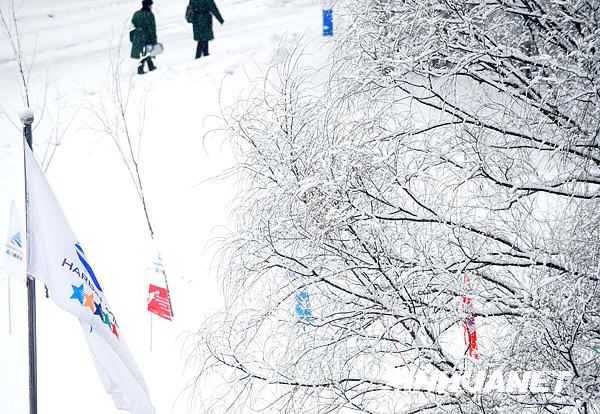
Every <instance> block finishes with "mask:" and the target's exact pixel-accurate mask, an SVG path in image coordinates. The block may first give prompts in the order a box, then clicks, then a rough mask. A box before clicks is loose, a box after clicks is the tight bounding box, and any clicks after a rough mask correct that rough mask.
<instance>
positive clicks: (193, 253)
mask: <svg viewBox="0 0 600 414" xmlns="http://www.w3.org/2000/svg"><path fill="white" fill-rule="evenodd" d="M10 2H11V0H0V6H1V7H2V9H3V11H4V12H7V11H8V10H9V6H10ZM186 5H187V1H186V0H170V1H161V0H156V1H155V4H154V9H153V11H154V13H155V15H156V20H157V28H158V40H159V42H161V43H163V44H164V46H165V53H164V54H163V55H161V56H160V57H159V58H158V60H157V61H156V64H157V66H158V68H159V69H158V70H157V71H155V72H153V73H149V74H146V75H143V76H141V77H140V76H138V75H133V76H129V73H133V72H134V71H135V62H134V61H133V60H131V59H129V47H130V44H129V42H128V40H127V39H126V37H125V38H124V39H125V41H124V42H123V47H122V49H121V55H122V56H123V62H122V63H121V65H122V70H123V73H124V74H125V75H126V76H124V77H123V79H122V82H123V84H124V85H125V86H126V85H128V84H129V82H130V81H132V80H133V82H134V83H133V90H132V99H131V101H130V103H129V104H130V110H131V111H132V112H131V113H132V114H134V115H135V114H136V112H140V113H141V112H143V109H144V108H145V113H146V118H145V119H146V121H145V123H144V135H143V136H144V139H143V145H142V149H141V156H140V157H141V167H142V178H143V180H144V186H145V188H144V190H145V193H146V197H147V201H148V204H149V210H150V215H151V218H152V220H153V222H154V226H155V231H156V233H157V236H158V239H159V241H160V248H161V251H162V254H163V258H164V262H165V266H166V271H167V274H168V276H169V284H170V288H171V295H172V299H173V305H174V312H175V319H174V321H173V322H168V321H165V320H161V319H159V318H157V317H154V318H153V328H154V329H153V341H152V342H153V344H152V345H153V347H152V350H150V329H149V328H150V314H149V313H148V312H147V310H146V296H147V291H148V280H149V269H148V268H149V266H150V265H151V263H152V255H151V249H150V247H149V234H148V231H147V227H146V223H145V220H144V216H143V211H142V209H141V206H140V203H139V200H138V199H137V198H136V195H135V189H134V187H133V184H132V183H131V180H130V177H129V174H128V172H127V169H126V168H125V166H124V164H123V162H122V160H121V158H120V155H119V153H118V152H117V150H116V148H115V146H114V144H113V142H112V141H111V139H110V138H109V137H108V136H106V135H104V134H102V133H100V132H98V131H97V130H95V127H97V122H96V121H95V116H94V109H93V108H95V107H97V106H98V104H99V103H100V101H101V99H103V97H104V99H106V97H107V95H106V92H107V88H108V86H107V85H108V78H109V76H110V72H111V71H110V62H111V60H112V61H114V60H115V56H116V55H117V52H118V44H119V39H120V38H121V36H122V35H123V34H125V35H126V30H127V27H128V24H129V21H130V18H131V15H132V14H133V12H134V11H135V10H137V9H139V6H140V3H139V2H138V1H133V0H127V1H125V0H104V1H100V0H83V1H82V0H51V1H48V0H45V1H41V0H24V1H22V0H15V6H16V8H17V18H18V19H17V21H18V24H19V26H20V29H21V37H22V42H23V47H24V50H25V52H26V56H25V57H26V59H27V60H28V61H29V60H30V59H31V56H34V57H35V58H34V61H33V66H32V68H33V71H32V75H31V78H30V94H31V98H32V102H31V106H32V107H33V109H34V111H35V115H36V117H37V120H38V121H39V122H36V123H35V124H34V126H35V130H34V133H33V139H34V144H35V145H34V146H35V151H36V154H37V155H38V157H39V158H42V156H43V153H44V151H45V148H46V144H45V143H46V142H47V141H48V139H50V137H51V136H53V134H56V133H57V131H58V134H59V135H61V134H64V136H63V139H62V144H61V145H60V146H59V147H58V148H57V151H56V153H55V156H54V158H53V159H52V162H51V164H50V166H49V169H48V172H47V176H48V178H49V181H50V184H51V185H52V187H53V189H54V192H55V193H56V195H57V197H58V199H59V201H60V202H61V204H62V207H63V209H64V211H65V213H66V216H67V218H68V219H69V220H70V222H71V226H72V227H73V230H74V231H75V234H76V235H77V237H78V238H79V240H80V242H81V243H82V244H83V245H84V246H85V248H86V253H87V257H88V259H90V261H91V263H92V264H93V266H94V269H95V271H96V273H97V274H98V276H99V279H100V280H101V282H102V284H103V286H104V290H105V292H106V294H107V298H108V300H109V301H110V302H111V304H112V307H113V309H114V310H115V311H116V313H117V317H118V319H119V323H120V327H121V331H122V335H123V337H124V338H125V339H126V341H127V344H128V346H129V349H130V351H131V353H132V354H133V355H134V357H135V359H136V362H137V363H138V366H139V367H140V369H141V371H142V373H143V375H144V377H145V379H146V382H147V384H148V387H149V389H150V395H151V398H152V401H153V403H154V406H155V408H156V412H157V413H187V412H192V411H193V412H203V411H202V409H201V408H200V409H196V410H191V409H190V404H191V395H190V394H189V392H187V390H186V387H187V386H188V385H190V383H191V382H192V381H193V378H194V371H193V370H192V369H189V370H186V369H185V365H186V359H187V358H188V356H189V355H190V350H191V348H192V346H193V343H191V342H190V341H189V340H188V341H187V342H186V339H190V334H191V333H193V332H194V330H195V329H196V327H198V326H199V325H200V323H201V322H202V320H203V318H204V317H205V315H206V314H207V313H209V312H211V311H212V310H214V309H216V308H217V307H218V306H219V305H220V304H221V303H222V297H221V293H220V291H219V288H218V282H217V280H216V271H215V267H216V266H217V265H218V264H217V263H214V262H213V261H212V258H213V254H214V250H215V249H214V245H215V242H214V240H215V238H217V237H218V236H219V235H223V234H225V233H226V232H227V223H228V208H229V207H230V205H231V203H232V200H233V199H234V197H235V195H236V191H237V188H236V185H235V182H234V180H233V179H231V178H226V179H211V178H213V177H216V176H217V175H219V174H220V173H222V172H223V171H225V170H226V169H227V167H229V166H231V165H232V163H233V161H234V157H233V154H232V151H231V150H230V148H229V147H228V145H227V144H226V142H225V140H224V137H223V135H222V134H221V133H220V132H219V131H216V132H214V133H210V131H211V130H214V129H215V128H218V126H219V125H220V124H219V121H218V119H217V118H216V117H215V115H218V114H219V105H227V104H228V103H230V102H232V101H233V100H234V99H235V98H236V97H237V96H238V94H239V93H240V91H241V90H243V89H244V88H245V87H247V86H249V78H252V77H253V76H257V75H259V74H260V73H261V72H262V71H263V70H264V69H265V68H266V67H267V65H268V64H269V62H271V61H272V59H273V58H274V57H276V56H277V54H278V51H279V50H280V47H281V46H280V45H281V44H282V43H281V42H282V41H285V39H288V40H289V39H290V38H292V39H293V38H294V37H295V36H305V37H306V38H308V39H310V42H311V44H312V45H313V46H314V49H315V50H319V49H321V50H322V49H324V47H323V46H326V45H327V44H328V42H329V41H330V40H326V39H323V38H321V37H320V36H319V33H320V30H321V20H320V19H321V10H320V9H321V8H320V3H318V2H312V3H309V2H294V1H289V0H288V1H285V0H284V1H276V0H258V1H245V0H217V5H218V6H219V8H220V10H221V13H222V15H223V17H224V19H225V24H224V25H223V26H221V25H219V24H218V23H217V22H216V21H215V37H216V39H215V40H214V41H213V42H211V43H210V48H211V56H210V57H208V58H202V59H200V60H194V59H193V57H194V52H195V42H194V41H193V39H192V28H191V25H189V24H187V23H186V22H185V19H184V14H185V7H186ZM325 49H326V48H325ZM17 75H18V71H17V65H16V63H15V60H14V57H13V52H12V50H11V48H10V44H9V42H8V39H7V36H6V33H5V32H4V31H2V32H1V33H0V106H1V108H0V111H1V112H2V114H0V238H1V241H0V242H1V243H2V245H4V242H5V237H6V234H7V231H8V219H9V217H8V216H9V210H10V202H11V200H12V199H15V200H17V204H18V205H19V207H20V209H21V213H23V205H24V201H23V173H22V171H23V163H22V158H23V155H22V143H21V142H22V141H21V131H20V125H19V118H18V113H19V112H20V111H21V110H22V109H23V107H24V103H23V101H22V99H21V92H20V89H19V78H18V76H17ZM146 94H147V97H146V100H145V102H146V103H145V105H144V104H143V101H142V98H141V97H143V96H144V95H146ZM42 114H43V116H42ZM131 118H132V125H133V126H134V127H136V128H137V125H136V123H135V122H134V121H135V119H136V116H132V117H131ZM43 290H44V289H43V286H42V285H40V284H39V283H38V284H37V291H38V292H37V293H38V297H37V306H38V308H37V312H38V313H37V329H38V330H37V332H38V388H39V394H38V407H39V413H40V414H55V413H56V414H58V413H60V414H75V413H77V414H79V413H86V414H100V413H102V414H108V413H114V412H117V410H116V408H115V407H114V404H113V402H112V400H111V398H110V397H109V395H108V394H106V393H105V391H104V389H103V387H102V385H101V383H100V381H99V379H98V376H97V375H96V371H95V368H94V366H93V364H92V361H91V358H90V355H89V353H88V350H87V345H86V343H85V340H84V338H83V335H82V333H81V329H80V326H79V324H78V321H77V320H76V319H75V318H74V317H73V316H71V315H69V314H67V313H65V312H63V311H61V310H60V309H59V308H58V307H56V306H55V305H54V304H53V303H52V302H51V301H50V300H49V299H46V298H45V297H44V292H43ZM9 297H10V300H11V303H12V306H11V308H12V315H10V321H11V325H12V327H10V326H9V314H8V309H9V307H8V299H9ZM9 329H12V332H10V331H9ZM27 358H28V356H27V305H26V289H25V287H24V285H20V284H19V283H18V282H17V281H14V280H12V281H11V283H10V295H9V282H8V278H7V277H6V275H5V274H4V271H3V269H2V268H1V267H0V413H1V414H13V413H14V414H20V413H27V412H28V385H27V384H28V363H27V361H28V359H27Z"/></svg>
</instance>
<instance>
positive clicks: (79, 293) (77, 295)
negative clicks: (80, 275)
mask: <svg viewBox="0 0 600 414" xmlns="http://www.w3.org/2000/svg"><path fill="white" fill-rule="evenodd" d="M71 287H72V288H73V294H72V295H71V299H77V300H78V301H79V303H80V304H81V305H83V283H82V284H81V285H80V286H79V287H77V286H75V285H71Z"/></svg>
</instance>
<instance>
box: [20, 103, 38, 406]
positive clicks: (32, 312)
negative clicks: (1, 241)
mask: <svg viewBox="0 0 600 414" xmlns="http://www.w3.org/2000/svg"><path fill="white" fill-rule="evenodd" d="M21 123H22V124H23V138H24V139H25V141H26V142H27V145H29V148H31V150H32V151H33V138H32V133H31V125H32V124H33V111H31V110H30V109H27V110H26V111H24V112H23V113H22V114H21ZM25 182H26V183H27V168H25ZM28 208H29V197H28V194H27V187H25V229H26V230H25V231H26V232H27V244H28V245H29V230H30V228H29V217H28V215H27V210H28ZM35 305H36V303H35V279H34V278H33V277H31V276H30V275H27V310H28V312H27V315H28V328H29V329H28V330H29V413H30V414H37V338H36V307H35Z"/></svg>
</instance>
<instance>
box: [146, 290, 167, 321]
mask: <svg viewBox="0 0 600 414" xmlns="http://www.w3.org/2000/svg"><path fill="white" fill-rule="evenodd" d="M148 310H149V311H150V312H152V313H154V314H155V315H158V316H160V317H161V318H165V319H168V320H171V319H172V317H173V313H172V312H171V305H170V301H169V291H168V290H167V289H165V288H163V287H160V286H156V285H153V284H150V286H149V289H148Z"/></svg>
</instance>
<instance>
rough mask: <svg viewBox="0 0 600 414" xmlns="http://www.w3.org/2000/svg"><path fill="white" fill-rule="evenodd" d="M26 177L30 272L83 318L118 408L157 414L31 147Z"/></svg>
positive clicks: (102, 377)
mask: <svg viewBox="0 0 600 414" xmlns="http://www.w3.org/2000/svg"><path fill="white" fill-rule="evenodd" d="M25 173H26V179H25V181H26V183H25V191H26V194H27V236H28V243H27V274H28V275H30V276H32V277H35V278H36V279H39V280H40V281H42V282H43V283H44V284H45V285H46V286H47V288H48V293H49V295H50V298H51V299H52V300H53V301H54V303H56V305H58V306H59V307H60V308H62V309H63V310H65V311H67V312H69V313H71V314H72V315H74V316H75V317H77V318H78V319H79V321H80V323H81V326H82V329H83V332H84V335H85V338H86V340H87V342H88V345H89V350H90V353H91V355H92V358H93V360H94V363H95V365H96V370H97V371H98V375H99V377H100V380H101V381H102V384H103V385H104V387H105V389H106V391H107V392H108V394H110V396H111V397H112V399H113V401H114V402H115V405H116V406H117V408H119V409H123V410H128V411H130V412H132V413H134V414H154V412H155V411H154V407H153V406H152V403H151V402H150V397H149V395H148V389H147V387H146V384H145V382H144V379H143V378H142V375H141V373H140V371H139V369H138V367H137V365H136V363H135V361H134V360H133V357H132V356H131V354H130V353H129V350H128V348H127V345H126V344H125V341H124V339H123V335H122V334H121V328H120V327H119V323H118V320H117V317H116V315H115V313H114V312H113V309H112V307H111V306H110V304H109V303H108V300H107V298H106V294H105V292H104V290H103V289H102V286H101V284H100V279H99V277H98V275H97V274H96V273H95V272H94V270H93V269H92V266H91V265H90V262H89V260H88V258H87V256H86V253H85V251H84V249H83V247H82V245H81V243H79V242H78V240H77V238H76V237H75V234H74V233H73V231H72V230H71V226H70V224H69V222H68V221H67V219H66V217H65V215H64V213H63V211H62V209H61V207H60V205H59V203H58V201H57V199H56V197H55V196H54V193H53V192H52V189H51V188H50V185H49V184H48V182H47V181H46V177H45V176H44V174H43V172H42V170H41V168H40V166H39V164H38V163H37V161H36V160H35V158H34V156H33V153H32V151H31V149H30V148H29V146H28V145H27V144H25ZM65 397H66V396H65Z"/></svg>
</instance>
